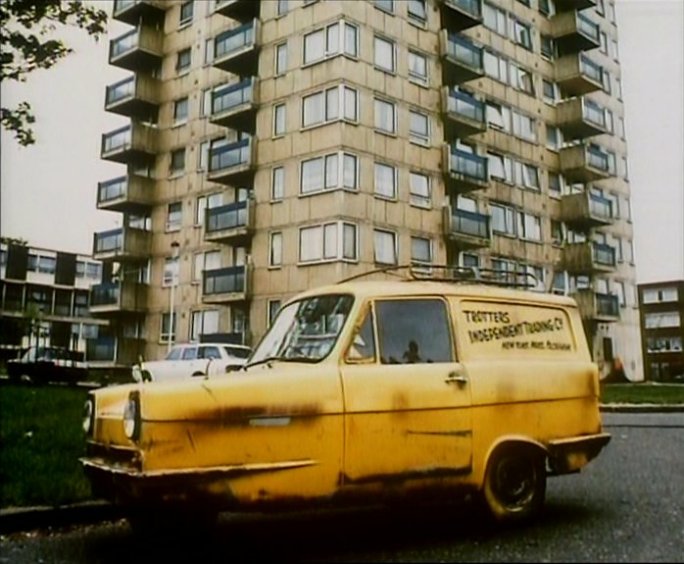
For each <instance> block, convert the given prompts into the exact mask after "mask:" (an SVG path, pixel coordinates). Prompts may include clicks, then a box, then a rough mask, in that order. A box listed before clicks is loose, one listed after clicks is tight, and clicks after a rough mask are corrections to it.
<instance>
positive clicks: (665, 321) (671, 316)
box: [644, 311, 681, 329]
mask: <svg viewBox="0 0 684 564" xmlns="http://www.w3.org/2000/svg"><path fill="white" fill-rule="evenodd" d="M644 324H645V326H646V329H659V328H661V327H679V326H680V325H681V319H680V316H679V312H678V311H667V312H663V313H647V314H646V315H644Z"/></svg>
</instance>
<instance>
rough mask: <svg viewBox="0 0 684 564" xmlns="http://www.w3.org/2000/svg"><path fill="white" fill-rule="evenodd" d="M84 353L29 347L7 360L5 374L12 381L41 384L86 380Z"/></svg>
mask: <svg viewBox="0 0 684 564" xmlns="http://www.w3.org/2000/svg"><path fill="white" fill-rule="evenodd" d="M84 358H85V356H84V354H83V353H82V352H79V351H72V350H69V349H65V348H61V347H35V346H34V347H29V349H28V350H27V351H26V352H25V353H24V354H23V355H21V357H20V358H16V359H12V360H9V361H7V374H8V376H9V378H10V380H11V381H13V382H20V381H25V382H30V383H33V384H42V383H47V382H66V383H70V384H75V383H76V382H80V381H82V380H86V379H87V376H88V369H87V366H86V363H85V362H84Z"/></svg>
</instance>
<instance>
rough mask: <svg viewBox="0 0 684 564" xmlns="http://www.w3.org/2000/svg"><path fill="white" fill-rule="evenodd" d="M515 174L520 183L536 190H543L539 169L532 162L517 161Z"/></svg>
mask: <svg viewBox="0 0 684 564" xmlns="http://www.w3.org/2000/svg"><path fill="white" fill-rule="evenodd" d="M515 176H516V178H517V180H518V184H519V185H520V186H523V187H525V188H529V189H530V190H534V191H535V192H539V191H540V190H541V186H540V184H539V169H538V168H537V167H536V166H534V165H531V164H527V163H518V162H516V163H515Z"/></svg>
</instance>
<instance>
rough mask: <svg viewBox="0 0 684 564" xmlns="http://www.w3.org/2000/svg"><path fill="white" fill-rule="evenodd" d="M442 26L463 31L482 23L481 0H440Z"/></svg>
mask: <svg viewBox="0 0 684 564" xmlns="http://www.w3.org/2000/svg"><path fill="white" fill-rule="evenodd" d="M440 8H441V12H442V27H444V28H446V29H448V30H450V31H463V30H464V29H469V28H471V27H475V26H476V25H480V24H481V23H482V0H442V2H441V3H440Z"/></svg>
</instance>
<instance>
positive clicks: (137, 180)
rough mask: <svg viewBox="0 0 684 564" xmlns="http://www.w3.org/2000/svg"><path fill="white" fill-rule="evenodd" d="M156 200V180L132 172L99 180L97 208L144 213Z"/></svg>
mask: <svg viewBox="0 0 684 564" xmlns="http://www.w3.org/2000/svg"><path fill="white" fill-rule="evenodd" d="M153 201H154V180H152V179H151V178H147V177H145V176H138V175H136V174H131V175H129V176H120V177H118V178H113V179H112V180H107V181H105V182H99V183H98V185H97V208H98V209H100V210H107V211H114V212H123V213H133V214H138V215H140V214H142V213H144V212H145V211H146V210H149V209H150V207H151V206H152V203H153Z"/></svg>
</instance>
